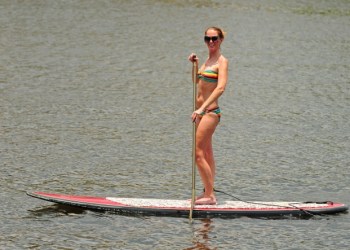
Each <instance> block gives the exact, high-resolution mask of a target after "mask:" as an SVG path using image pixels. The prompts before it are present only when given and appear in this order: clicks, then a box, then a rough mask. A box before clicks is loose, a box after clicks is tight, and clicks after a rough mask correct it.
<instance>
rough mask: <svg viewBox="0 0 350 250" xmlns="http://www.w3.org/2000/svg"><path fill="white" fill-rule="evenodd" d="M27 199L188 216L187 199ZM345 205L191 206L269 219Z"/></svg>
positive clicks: (205, 212) (41, 195) (197, 212)
mask: <svg viewBox="0 0 350 250" xmlns="http://www.w3.org/2000/svg"><path fill="white" fill-rule="evenodd" d="M27 194H28V195H29V196H32V197H35V198H38V199H42V200H46V201H50V202H54V203H57V204H64V205H70V206H75V207H81V208H85V209H90V210H99V211H113V212H116V213H118V214H125V215H148V216H179V217H181V216H183V217H185V216H188V215H189V212H190V207H191V201H190V200H167V199H148V198H144V199H143V198H118V197H93V196H77V195H65V194H54V193H45V192H27ZM347 210H348V206H347V205H345V204H342V203H336V202H332V201H325V202H286V201H280V202H263V201H218V204H217V205H195V207H194V210H193V217H238V216H248V217H273V216H284V215H294V216H312V215H321V214H336V213H340V212H345V211H347Z"/></svg>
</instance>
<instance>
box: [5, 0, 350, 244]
mask: <svg viewBox="0 0 350 250" xmlns="http://www.w3.org/2000/svg"><path fill="white" fill-rule="evenodd" d="M211 25H219V26H221V27H223V28H224V29H225V30H226V31H227V32H228V34H227V37H226V40H225V41H224V43H223V45H222V52H223V54H224V55H225V56H226V57H227V58H229V60H230V69H229V74H230V81H229V85H228V88H227V90H226V92H225V93H224V96H223V97H222V98H221V102H220V105H221V107H222V110H223V117H222V121H221V123H220V126H219V127H218V129H217V132H216V134H215V138H214V140H215V142H214V143H215V145H214V147H215V156H216V160H217V165H218V176H217V182H216V183H217V184H216V186H217V188H218V189H222V190H225V191H226V192H229V193H232V194H234V195H237V196H239V197H240V198H242V199H250V200H262V201H266V200H301V201H303V200H333V201H339V202H343V203H347V204H350V198H349V183H350V181H349V180H350V178H349V177H350V176H349V170H348V169H349V166H350V160H349V159H350V150H349V149H350V143H349V137H350V123H349V115H350V111H349V110H350V109H349V104H350V81H349V79H350V74H349V72H350V70H349V65H350V57H349V52H350V45H349V44H350V43H349V33H350V30H349V25H350V2H349V1H346V0H343V1H342V0H336V1H326V0H323V1H316V0H312V1H277V0H263V1H243V0H238V1H229V0H223V1H203V0H201V1H195V0H193V1H179V0H178V1H176V0H174V1H170V0H169V1H166V0H163V1H161V0H159V1H156V0H153V1H152V0H145V1H136V0H132V1H121V0H119V1H118V0H116V1H78V0H77V1H31V0H28V1H10V0H8V1H6V0H5V1H1V3H0V34H1V36H0V96H1V98H0V119H1V123H0V136H1V140H0V157H1V163H0V164H1V165H0V166H1V175H0V176H1V177H0V178H1V184H0V186H1V192H0V199H1V206H0V217H1V224H2V225H1V229H0V248H1V249H328V248H331V247H332V248H337V249H347V248H348V246H349V244H350V241H349V239H348V232H349V229H350V227H349V225H350V216H349V214H341V215H337V216H325V217H317V218H312V219H309V220H300V219H292V218H290V219H284V220H264V219H249V218H238V219H232V220H228V219H218V218H215V219H208V220H199V219H198V220H195V221H194V223H193V224H189V223H188V220H187V219H184V218H158V217H127V216H118V215H114V214H110V213H95V212H91V211H82V210H75V209H68V208H62V207H57V206H55V205H53V204H51V203H48V202H44V201H39V200H36V199H32V198H30V197H27V196H26V195H25V191H26V190H41V191H51V192H63V193H71V194H85V195H102V196H107V195H108V196H125V197H153V198H155V197H157V198H175V199H187V198H189V197H190V196H191V138H192V134H191V132H192V130H191V129H192V127H191V126H192V124H191V122H190V114H191V109H192V94H191V92H192V87H191V65H190V63H189V62H188V61H187V60H186V58H187V56H188V55H189V53H190V52H192V51H193V52H196V53H197V54H198V55H199V58H200V59H202V60H203V58H204V57H205V56H206V47H205V45H204V44H203V42H202V36H203V30H204V29H205V28H206V27H207V26H211ZM197 187H198V189H200V183H199V178H197ZM218 198H219V199H227V197H225V196H222V195H218Z"/></svg>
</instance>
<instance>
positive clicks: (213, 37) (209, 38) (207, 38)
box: [204, 36, 219, 43]
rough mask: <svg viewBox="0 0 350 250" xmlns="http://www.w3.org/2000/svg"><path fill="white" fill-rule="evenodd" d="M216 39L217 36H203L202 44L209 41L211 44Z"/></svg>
mask: <svg viewBox="0 0 350 250" xmlns="http://www.w3.org/2000/svg"><path fill="white" fill-rule="evenodd" d="M218 39H219V37H218V36H205V37H204V42H206V43H209V42H210V40H212V41H213V42H216V41H217V40H218Z"/></svg>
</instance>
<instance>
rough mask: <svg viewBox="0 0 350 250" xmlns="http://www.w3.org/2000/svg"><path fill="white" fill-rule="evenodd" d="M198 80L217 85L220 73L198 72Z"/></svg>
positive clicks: (208, 70) (212, 71)
mask: <svg viewBox="0 0 350 250" xmlns="http://www.w3.org/2000/svg"><path fill="white" fill-rule="evenodd" d="M198 78H199V79H203V80H204V81H206V82H211V83H217V82H218V78H219V73H218V72H216V71H214V70H210V69H207V70H204V71H199V72H198Z"/></svg>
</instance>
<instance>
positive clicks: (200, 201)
mask: <svg viewBox="0 0 350 250" xmlns="http://www.w3.org/2000/svg"><path fill="white" fill-rule="evenodd" d="M194 204H195V205H216V199H215V198H211V197H209V198H208V197H202V198H200V199H198V200H196V201H195V203H194Z"/></svg>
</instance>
